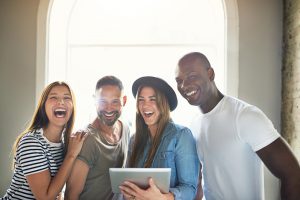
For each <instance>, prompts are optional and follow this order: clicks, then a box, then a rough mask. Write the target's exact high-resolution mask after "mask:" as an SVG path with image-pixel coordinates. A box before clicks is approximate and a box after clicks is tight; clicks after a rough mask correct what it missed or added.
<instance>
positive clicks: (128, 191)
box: [119, 181, 141, 200]
mask: <svg viewBox="0 0 300 200" xmlns="http://www.w3.org/2000/svg"><path fill="white" fill-rule="evenodd" d="M119 188H120V190H121V192H122V194H123V195H124V197H125V198H126V199H127V200H130V199H136V196H138V193H139V192H140V191H141V189H140V188H139V187H138V186H137V185H135V184H134V183H131V182H129V181H125V182H124V183H123V185H120V186H119Z"/></svg>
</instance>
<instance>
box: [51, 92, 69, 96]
mask: <svg viewBox="0 0 300 200" xmlns="http://www.w3.org/2000/svg"><path fill="white" fill-rule="evenodd" d="M50 95H58V93H56V92H51V93H49V94H48V96H50ZM63 95H64V96H71V94H70V93H64V94H63Z"/></svg>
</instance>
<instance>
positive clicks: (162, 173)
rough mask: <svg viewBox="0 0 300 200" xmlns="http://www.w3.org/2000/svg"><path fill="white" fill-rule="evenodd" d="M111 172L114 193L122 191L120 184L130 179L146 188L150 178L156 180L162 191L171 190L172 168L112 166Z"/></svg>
mask: <svg viewBox="0 0 300 200" xmlns="http://www.w3.org/2000/svg"><path fill="white" fill-rule="evenodd" d="M109 174H110V181H111V187H112V191H113V192H114V193H120V192H121V191H120V189H119V186H120V185H122V184H123V183H124V181H130V182H132V183H134V184H136V185H138V186H139V187H140V188H143V189H146V188H148V187H149V183H148V180H149V178H152V179H153V180H154V181H155V183H156V185H157V187H158V188H159V189H160V191H161V192H162V193H168V192H169V187H170V176H171V168H110V169H109Z"/></svg>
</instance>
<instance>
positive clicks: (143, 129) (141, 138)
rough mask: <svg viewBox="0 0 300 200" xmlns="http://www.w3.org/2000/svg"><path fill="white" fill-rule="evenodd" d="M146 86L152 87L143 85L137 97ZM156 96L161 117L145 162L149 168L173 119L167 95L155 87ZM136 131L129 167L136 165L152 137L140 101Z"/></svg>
mask: <svg viewBox="0 0 300 200" xmlns="http://www.w3.org/2000/svg"><path fill="white" fill-rule="evenodd" d="M144 87H151V88H153V87H152V86H147V85H143V86H140V88H139V89H138V92H137V95H136V98H137V99H138V96H139V94H140V92H141V90H142V89H143V88H144ZM153 90H154V92H155V97H156V103H157V107H158V109H159V110H160V117H159V119H158V122H157V123H158V124H157V130H156V134H155V136H154V138H153V141H152V146H151V147H150V149H149V152H148V157H147V160H146V162H145V164H144V167H145V168H149V167H151V165H152V162H153V159H154V156H155V154H156V151H157V148H158V146H159V144H160V140H161V137H162V133H163V131H164V129H165V127H166V125H167V123H168V122H169V121H170V120H171V118H170V107H169V103H168V100H167V98H166V96H165V95H164V94H163V93H162V92H161V91H160V90H158V89H156V88H153ZM136 110H137V112H136V132H135V136H134V142H133V150H132V153H131V156H130V159H129V167H136V166H137V163H138V161H139V158H140V157H141V156H142V155H143V152H144V147H145V146H146V143H147V140H148V139H149V138H150V131H149V129H148V126H147V124H146V123H145V121H144V118H143V116H142V115H141V113H140V112H139V109H138V101H137V102H136Z"/></svg>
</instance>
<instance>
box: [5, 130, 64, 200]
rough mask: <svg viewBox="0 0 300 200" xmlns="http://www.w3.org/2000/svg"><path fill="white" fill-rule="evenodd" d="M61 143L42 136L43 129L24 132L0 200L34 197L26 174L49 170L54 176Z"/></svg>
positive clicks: (61, 150)
mask: <svg viewBox="0 0 300 200" xmlns="http://www.w3.org/2000/svg"><path fill="white" fill-rule="evenodd" d="M63 150H64V146H63V143H62V142H60V143H52V142H50V141H48V140H47V138H46V137H44V136H43V129H38V130H33V131H32V132H28V133H26V134H25V135H24V136H23V137H22V138H21V140H20V142H19V145H18V148H17V152H16V156H15V158H14V159H15V163H16V168H15V170H14V174H13V178H12V182H11V185H10V187H9V189H8V190H7V192H6V194H5V195H4V197H2V198H1V200H6V199H35V198H34V196H33V194H32V192H31V190H30V188H29V185H28V183H27V181H26V178H25V177H26V176H28V175H31V174H34V173H38V172H42V171H44V170H49V171H50V174H51V176H52V177H53V176H55V174H56V173H57V171H58V169H59V167H60V166H61V164H62V161H63V156H64V155H63Z"/></svg>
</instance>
